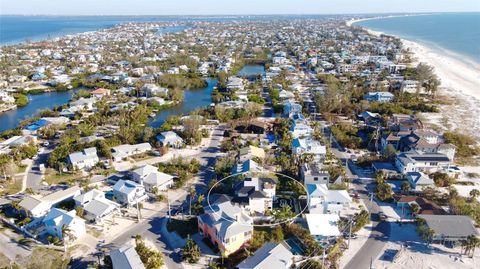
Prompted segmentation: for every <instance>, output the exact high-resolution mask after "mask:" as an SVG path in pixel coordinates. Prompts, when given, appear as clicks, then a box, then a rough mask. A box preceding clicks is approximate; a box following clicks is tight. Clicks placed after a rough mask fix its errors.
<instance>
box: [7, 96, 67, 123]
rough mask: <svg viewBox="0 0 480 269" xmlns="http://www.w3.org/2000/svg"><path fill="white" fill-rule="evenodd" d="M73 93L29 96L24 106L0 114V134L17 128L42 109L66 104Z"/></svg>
mask: <svg viewBox="0 0 480 269" xmlns="http://www.w3.org/2000/svg"><path fill="white" fill-rule="evenodd" d="M74 93H75V90H70V91H62V92H46V93H40V94H29V95H28V99H29V103H28V104H27V105H26V106H24V107H19V108H17V109H14V110H9V111H6V112H3V113H0V132H3V131H5V130H9V129H13V128H15V127H17V125H18V123H20V122H21V121H22V120H25V119H28V118H30V117H33V116H35V115H36V114H37V113H38V112H39V111H41V110H43V109H52V108H54V107H56V106H61V105H63V104H66V103H67V102H68V101H69V100H70V99H71V98H72V95H73V94H74Z"/></svg>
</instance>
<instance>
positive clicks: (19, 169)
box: [17, 165, 27, 174]
mask: <svg viewBox="0 0 480 269" xmlns="http://www.w3.org/2000/svg"><path fill="white" fill-rule="evenodd" d="M26 170H27V166H26V165H19V166H17V174H20V173H25V171H26Z"/></svg>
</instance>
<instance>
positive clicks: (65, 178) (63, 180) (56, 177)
mask: <svg viewBox="0 0 480 269" xmlns="http://www.w3.org/2000/svg"><path fill="white" fill-rule="evenodd" d="M81 177H82V174H81V173H79V172H77V173H70V172H63V173H62V174H61V175H60V174H59V173H58V172H57V171H56V170H54V169H50V168H49V169H47V170H46V171H45V177H44V180H45V182H47V183H48V185H56V184H70V183H73V182H75V181H76V180H78V179H80V178H81Z"/></svg>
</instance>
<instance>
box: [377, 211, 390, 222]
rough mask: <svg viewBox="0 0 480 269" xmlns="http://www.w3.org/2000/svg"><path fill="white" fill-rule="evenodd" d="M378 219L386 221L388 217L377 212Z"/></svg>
mask: <svg viewBox="0 0 480 269" xmlns="http://www.w3.org/2000/svg"><path fill="white" fill-rule="evenodd" d="M378 217H379V218H380V220H381V221H385V220H387V219H388V216H387V215H385V213H383V212H382V211H380V212H378Z"/></svg>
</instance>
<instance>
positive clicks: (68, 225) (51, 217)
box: [42, 208, 87, 240]
mask: <svg viewBox="0 0 480 269" xmlns="http://www.w3.org/2000/svg"><path fill="white" fill-rule="evenodd" d="M42 223H43V224H44V225H45V232H46V233H48V234H50V235H52V236H55V237H58V238H60V239H62V238H63V237H64V236H67V238H69V240H75V239H77V238H79V237H81V236H83V235H85V234H86V233H87V231H86V229H85V220H83V219H81V218H79V217H77V215H76V211H75V210H72V211H69V212H66V211H65V210H62V209H59V208H52V209H51V210H50V211H49V212H48V214H47V215H46V216H45V217H44V218H43V220H42ZM65 229H68V233H65V232H64V231H65Z"/></svg>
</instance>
